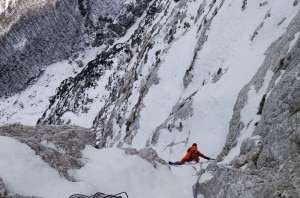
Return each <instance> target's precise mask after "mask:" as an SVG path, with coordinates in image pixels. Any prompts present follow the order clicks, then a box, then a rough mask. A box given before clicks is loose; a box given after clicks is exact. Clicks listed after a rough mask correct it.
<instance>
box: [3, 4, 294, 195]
mask: <svg viewBox="0 0 300 198" xmlns="http://www.w3.org/2000/svg"><path fill="white" fill-rule="evenodd" d="M201 2H202V1H201V0H200V1H188V4H189V7H188V13H187V14H188V15H189V16H191V17H192V16H196V13H197V9H195V7H197V6H199V5H200V4H201ZM217 2H218V3H219V2H220V0H217ZM261 2H262V1H261V0H251V1H247V5H246V9H245V10H244V11H242V9H241V7H242V3H243V2H242V1H234V0H229V1H225V2H224V4H223V6H222V7H221V8H220V9H219V10H218V14H217V15H216V16H215V19H214V20H213V22H212V24H211V26H210V29H209V32H208V33H207V34H208V39H207V41H206V42H205V44H204V46H203V48H202V50H201V51H200V53H198V55H197V57H196V60H195V67H194V71H193V72H194V78H193V81H192V82H191V84H190V85H189V86H188V87H187V88H186V89H184V87H183V85H182V79H183V76H184V74H185V71H186V70H187V69H188V68H189V66H190V64H191V60H192V56H193V50H194V47H195V45H196V41H197V39H198V36H199V33H198V32H197V28H198V27H199V25H200V24H197V23H194V24H191V27H190V29H189V30H188V31H187V32H186V33H182V34H179V33H177V34H176V35H177V37H176V39H175V40H174V42H173V43H172V44H171V46H170V48H168V49H166V53H165V54H164V55H163V57H162V58H163V59H162V64H161V66H160V68H159V70H158V77H159V84H157V85H154V86H152V87H151V88H150V90H149V92H148V94H147V95H146V98H145V100H144V101H143V105H144V108H143V110H142V112H141V118H140V123H139V124H140V126H139V127H140V128H139V130H138V133H137V135H136V136H135V137H134V139H133V144H132V145H127V146H131V147H134V148H143V147H144V146H145V144H146V141H147V140H148V139H149V137H151V135H152V133H153V131H154V130H155V129H156V127H158V126H159V125H160V124H162V122H163V121H165V120H166V118H167V117H168V116H169V114H170V112H171V111H172V107H173V105H174V104H175V103H176V102H177V101H182V100H184V99H185V98H187V97H188V96H190V95H191V94H192V93H194V92H195V91H197V93H196V95H195V96H194V101H193V116H192V117H190V118H189V119H187V120H185V121H184V122H183V126H184V131H183V132H180V131H177V132H172V133H170V132H169V131H167V130H163V131H161V134H160V138H159V140H158V143H157V144H156V145H152V146H153V148H154V149H155V150H156V151H157V152H158V155H159V156H160V157H162V158H163V159H165V160H166V161H169V160H171V161H177V160H180V158H181V157H182V156H183V155H184V154H185V152H186V149H187V147H189V146H190V145H191V144H192V143H193V142H196V143H198V148H199V149H200V150H201V152H202V153H204V154H205V155H207V156H210V157H213V158H214V157H216V156H217V155H218V154H219V153H220V152H221V150H222V148H223V146H224V144H225V140H226V136H227V134H228V129H229V121H230V119H231V117H232V112H233V107H234V104H235V102H236V99H237V96H238V93H239V92H240V90H241V89H242V88H243V87H244V86H245V84H246V83H248V82H249V81H250V80H251V78H252V77H253V76H254V74H255V73H256V71H257V70H258V68H259V67H260V66H261V64H262V63H263V61H264V58H265V55H264V52H265V51H266V50H267V48H268V47H269V46H270V45H271V44H272V43H273V42H274V41H276V39H278V38H279V37H280V36H281V35H282V34H283V33H284V32H285V30H286V28H287V26H288V24H289V23H290V21H291V20H292V19H293V17H294V16H295V14H296V13H297V12H298V10H299V5H297V6H293V2H294V0H268V3H267V4H266V5H264V6H259V4H260V3H261ZM209 3H210V1H208V4H209ZM176 5H177V4H176V3H175V2H174V1H172V3H171V4H170V7H169V8H168V9H169V10H172V8H173V7H175V6H176ZM204 12H205V13H206V12H208V10H207V8H206V9H205V10H204ZM267 13H269V14H270V17H266V15H267ZM162 15H163V13H161V16H162ZM210 17H211V16H210ZM283 19H284V20H283ZM199 21H201V20H199ZM262 22H263V26H262V27H261V28H259V29H257V28H258V27H259V26H260V24H261V23H262ZM136 27H137V26H133V28H132V31H133V30H134V29H135V28H136ZM255 31H257V34H256V36H255V37H253V35H254V32H255ZM128 37H129V35H126V38H128ZM252 37H253V39H252V40H251V38H252ZM298 37H299V33H297V34H296V35H295V38H298ZM126 38H121V40H120V41H124V40H126ZM155 39H156V42H154V45H153V48H152V50H150V51H149V57H148V60H152V58H153V57H154V56H155V55H154V54H155V51H157V50H160V49H165V45H166V44H164V43H162V41H163V38H159V37H158V38H155ZM294 42H295V39H294V40H293V41H292V42H291V44H290V48H291V47H292V46H293V45H294ZM92 51H93V53H92V54H93V57H94V56H95V54H96V53H98V52H100V51H101V49H94V50H92ZM151 53H152V54H151ZM91 59H92V57H88V58H87V59H86V60H91ZM86 62H87V61H86ZM86 62H85V63H86ZM148 62H150V61H148ZM219 68H221V69H222V73H223V76H222V77H221V78H220V80H218V81H217V82H213V78H214V75H215V74H216V73H217V71H218V69H219ZM80 70H81V68H78V67H77V66H76V65H72V64H69V63H67V62H66V61H65V62H60V63H56V64H53V65H51V66H49V67H48V69H47V70H46V71H45V73H44V75H43V76H42V77H41V79H40V80H39V81H38V83H36V84H35V85H33V86H31V87H30V88H28V89H27V90H26V91H24V92H23V93H20V94H18V95H15V96H13V97H10V98H7V99H1V101H0V115H1V116H0V124H4V123H16V122H17V123H22V124H25V125H35V124H36V122H37V120H38V118H40V117H41V116H42V114H43V112H44V110H45V108H46V107H47V106H48V105H49V101H48V97H50V96H53V95H54V94H55V89H56V88H57V87H58V86H59V84H60V82H62V81H63V80H64V79H66V78H67V77H70V76H74V75H75V74H76V73H77V72H79V71H80ZM147 70H148V68H147V65H145V66H144V68H143V70H142V72H144V73H145V75H146V74H147ZM144 73H143V76H144ZM272 75H273V74H272V73H271V72H268V73H267V75H266V77H265V83H264V85H263V88H262V89H261V90H260V91H258V92H256V91H255V90H254V89H251V91H250V92H249V95H248V96H249V100H248V103H247V105H246V106H245V108H244V109H243V112H242V121H243V122H245V124H246V125H247V124H249V127H248V128H245V129H244V131H243V134H244V135H241V136H240V137H239V138H238V144H237V146H236V147H235V148H234V149H233V150H232V151H231V152H230V153H229V155H228V156H227V157H226V158H225V160H224V161H223V162H222V163H223V164H226V163H228V162H229V161H230V160H232V159H234V157H235V156H237V155H238V154H239V148H240V145H241V142H242V141H243V140H245V139H246V138H249V137H251V135H252V132H253V128H254V123H255V122H257V121H259V119H260V117H259V116H258V115H256V111H254V110H255V109H257V108H258V106H259V102H260V100H261V97H262V95H263V94H264V93H265V91H266V87H267V86H268V82H269V80H270V78H271V77H272ZM104 86H105V84H103V85H99V87H98V90H91V93H90V94H91V95H93V94H94V95H95V94H96V93H95V91H97V93H100V92H101V91H102V90H103V91H104V89H103V87H104ZM97 97H100V96H98V95H97ZM132 104H135V103H134V102H132ZM101 105H103V103H101V102H99V100H98V103H95V104H93V106H94V107H96V106H97V109H100V108H101ZM92 109H93V110H92V111H91V112H90V114H84V115H74V114H65V115H64V116H65V117H66V118H70V119H71V123H72V124H77V125H81V126H84V127H91V124H92V121H93V119H94V117H95V115H96V114H97V112H96V109H95V108H92ZM171 143H175V146H173V147H172V148H169V147H168V146H167V145H169V144H171ZM43 144H45V145H48V146H49V147H52V146H53V145H52V144H51V143H47V142H43ZM82 152H83V158H82V160H83V161H84V162H85V165H84V167H83V168H81V169H79V170H70V173H71V174H72V175H73V177H74V178H75V179H76V182H70V181H68V180H66V179H65V178H63V177H62V176H60V175H59V173H58V172H57V171H55V170H54V169H52V168H51V167H50V166H49V165H48V164H46V163H45V162H43V161H42V160H41V158H40V157H39V156H37V155H36V154H35V153H34V151H33V150H31V149H30V148H29V147H28V146H26V145H24V144H21V143H19V142H18V141H16V140H14V139H12V138H8V137H0V156H1V157H0V178H2V179H3V181H4V183H5V184H6V187H7V189H8V191H9V192H11V193H13V194H16V193H18V194H22V195H28V196H41V197H68V196H69V195H71V194H75V193H82V194H86V195H91V194H93V193H96V192H98V191H99V192H103V193H107V194H114V193H119V192H122V191H126V192H127V193H128V195H129V197H130V198H141V197H143V198H147V197H149V198H150V197H151V198H153V197H164V198H168V197H170V198H171V197H172V198H177V197H178V198H182V197H192V185H193V184H194V183H195V182H196V181H197V176H196V175H195V174H196V170H194V169H193V168H192V166H180V167H171V169H169V168H168V167H167V166H163V165H159V166H158V168H157V169H154V168H153V167H152V166H151V165H150V164H149V163H148V162H146V161H145V160H142V159H141V158H139V157H138V156H128V155H126V154H125V153H124V151H122V150H119V149H116V148H107V149H101V150H97V149H94V148H92V147H89V146H88V147H86V148H85V149H84V150H83V151H82ZM195 166H196V165H195ZM196 167H197V166H196ZM197 168H198V167H197ZM210 178H211V174H210V173H206V174H205V175H203V176H202V178H201V181H202V182H203V181H205V180H209V179H210Z"/></svg>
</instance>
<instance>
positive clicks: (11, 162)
mask: <svg viewBox="0 0 300 198" xmlns="http://www.w3.org/2000/svg"><path fill="white" fill-rule="evenodd" d="M82 154H83V157H82V161H83V162H84V163H85V166H84V167H83V168H81V169H79V170H70V174H71V175H72V176H73V177H74V178H75V180H76V181H75V182H70V181H68V180H66V179H65V178H63V177H62V176H61V175H59V173H58V172H57V171H56V170H54V169H52V168H51V167H50V166H49V165H48V164H47V163H45V162H44V161H43V160H42V159H41V157H40V156H38V155H36V154H35V152H34V151H33V150H32V149H31V148H29V147H28V146H27V145H26V144H22V143H20V142H18V141H17V140H15V139H13V138H9V137H3V136H0V156H1V158H0V176H1V178H2V179H3V181H4V183H5V185H6V188H7V190H8V191H9V193H11V194H20V195H24V196H39V197H45V198H66V197H69V196H70V195H72V194H83V195H93V194H95V193H96V192H102V193H105V194H117V193H120V192H124V191H125V192H126V193H127V194H128V196H129V197H130V198H140V197H143V198H153V197H172V198H182V197H192V190H191V186H192V185H193V182H194V180H195V179H196V176H195V175H193V174H195V173H193V171H191V170H192V169H193V168H192V167H190V166H185V167H179V168H177V169H181V171H180V172H179V173H178V174H175V173H173V172H172V171H171V170H170V169H169V168H168V167H167V166H163V165H159V166H158V167H157V168H156V169H155V168H154V167H153V166H152V165H151V164H150V163H149V162H147V161H145V160H143V159H142V158H140V157H138V156H132V155H126V154H125V151H123V150H121V149H117V148H107V149H101V150H100V149H95V148H93V147H91V146H87V147H86V148H85V149H84V150H83V151H82ZM178 189H180V191H179V190H178ZM124 197H125V196H124Z"/></svg>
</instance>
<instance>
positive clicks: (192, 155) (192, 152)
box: [169, 143, 213, 165]
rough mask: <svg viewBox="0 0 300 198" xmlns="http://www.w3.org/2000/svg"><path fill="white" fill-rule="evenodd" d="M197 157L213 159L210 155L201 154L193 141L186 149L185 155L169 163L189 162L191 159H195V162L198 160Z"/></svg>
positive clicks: (180, 163)
mask: <svg viewBox="0 0 300 198" xmlns="http://www.w3.org/2000/svg"><path fill="white" fill-rule="evenodd" d="M199 157H202V158H204V159H207V160H213V159H212V158H210V157H207V156H205V155H204V154H202V153H201V152H200V151H199V150H198V148H197V144H196V143H194V144H193V145H192V147H190V148H189V149H188V150H187V153H186V154H185V156H184V157H183V158H182V159H181V160H180V161H177V162H169V164H170V165H182V164H184V163H185V162H191V161H196V162H197V163H198V162H199Z"/></svg>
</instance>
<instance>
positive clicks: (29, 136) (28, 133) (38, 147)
mask: <svg viewBox="0 0 300 198" xmlns="http://www.w3.org/2000/svg"><path fill="white" fill-rule="evenodd" d="M0 135H1V136H7V137H12V138H15V139H17V140H19V141H20V142H22V143H25V144H27V145H28V146H29V147H30V148H31V149H33V150H34V151H35V152H36V154H37V155H39V156H41V158H42V160H44V161H45V162H46V163H48V164H49V165H50V166H51V167H52V168H54V169H56V170H57V171H58V172H59V173H60V174H61V175H62V176H64V177H65V178H67V179H69V180H71V181H72V178H71V177H70V176H69V175H68V170H69V169H72V168H80V167H82V166H83V163H82V161H81V160H80V157H81V150H83V149H84V148H85V145H91V146H95V143H96V142H95V133H93V132H92V131H91V130H89V129H86V128H82V127H77V126H45V125H42V126H36V127H29V126H23V125H19V124H13V125H6V126H2V127H0Z"/></svg>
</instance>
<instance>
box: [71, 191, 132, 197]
mask: <svg viewBox="0 0 300 198" xmlns="http://www.w3.org/2000/svg"><path fill="white" fill-rule="evenodd" d="M69 198H129V197H128V195H127V193H126V192H121V193H118V194H115V195H107V194H104V193H101V192H97V193H96V194H94V195H91V196H86V195H81V194H74V195H71V196H70V197H69Z"/></svg>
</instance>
